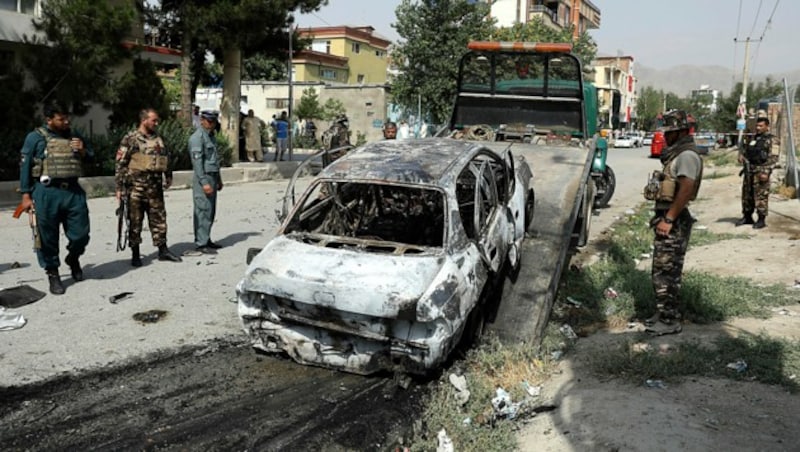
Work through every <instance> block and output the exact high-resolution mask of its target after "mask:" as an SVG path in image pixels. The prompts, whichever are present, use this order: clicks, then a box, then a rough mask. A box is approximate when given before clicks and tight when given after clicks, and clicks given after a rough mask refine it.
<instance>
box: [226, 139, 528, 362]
mask: <svg viewBox="0 0 800 452" xmlns="http://www.w3.org/2000/svg"><path fill="white" fill-rule="evenodd" d="M506 154H507V155H498V154H497V153H496V152H495V151H492V150H491V149H489V148H487V147H485V146H481V145H478V144H476V143H469V142H463V141H456V140H450V139H428V140H416V141H413V142H402V141H392V142H389V141H386V142H379V143H372V144H369V145H366V146H364V147H361V148H358V149H355V150H354V151H352V152H350V153H348V155H346V156H345V157H343V158H341V159H339V160H337V161H335V162H333V163H332V164H331V165H330V166H329V167H326V168H325V169H324V170H323V171H322V172H321V173H320V174H319V175H318V177H317V178H316V179H315V180H314V181H313V182H312V183H311V184H310V186H309V187H308V189H306V191H305V192H304V193H303V194H302V195H301V196H300V197H299V199H298V200H297V202H295V203H294V205H293V207H292V209H291V211H290V212H289V213H288V215H287V216H286V218H285V219H284V220H283V223H282V225H281V228H280V229H279V231H278V234H277V236H276V237H275V238H274V239H273V240H271V241H270V242H269V243H268V244H267V246H266V247H265V248H264V249H263V250H261V252H260V253H259V254H258V255H257V256H255V257H254V258H253V260H252V262H251V263H250V265H249V267H248V269H247V272H246V274H245V277H244V279H242V280H241V281H240V282H239V284H238V285H237V294H238V298H239V315H240V317H241V319H242V323H243V326H244V329H245V331H246V333H247V334H248V336H249V337H250V339H251V341H252V344H253V346H254V347H256V348H258V349H261V350H264V351H268V352H284V353H287V354H288V355H289V356H290V357H292V358H293V359H294V360H296V361H298V362H301V363H305V364H313V365H319V366H324V367H329V368H334V369H341V370H345V371H349V372H355V373H360V374H369V373H373V372H377V371H381V370H390V371H401V372H411V373H424V372H426V371H427V370H430V369H434V368H436V367H437V366H439V365H440V364H441V363H442V362H443V361H444V360H445V359H447V356H448V354H449V353H450V351H451V350H452V349H453V348H454V346H455V345H456V344H457V343H458V341H459V339H460V338H461V335H462V334H463V331H464V328H465V325H466V324H467V319H468V318H470V314H471V313H473V312H474V311H475V309H476V307H477V306H479V304H480V302H481V293H482V292H483V290H484V287H485V286H486V285H487V282H488V281H489V280H490V278H492V277H493V276H494V275H495V274H497V272H498V271H499V270H500V269H502V268H503V267H504V266H505V264H506V262H508V260H509V254H510V250H512V249H516V246H515V243H517V242H518V241H519V240H521V234H524V228H525V226H524V224H523V223H524V218H525V202H526V199H525V198H526V193H527V192H528V189H529V184H530V177H531V172H530V168H528V166H527V164H526V163H525V162H524V160H520V159H514V158H512V156H511V155H510V151H507V153H506ZM287 193H293V187H290V188H289V190H287ZM518 223H519V224H518Z"/></svg>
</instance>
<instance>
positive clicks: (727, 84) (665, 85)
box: [634, 64, 800, 97]
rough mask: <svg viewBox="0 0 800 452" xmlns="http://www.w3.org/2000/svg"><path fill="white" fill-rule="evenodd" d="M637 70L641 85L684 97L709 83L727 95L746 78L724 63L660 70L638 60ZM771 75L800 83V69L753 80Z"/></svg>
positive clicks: (711, 86)
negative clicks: (734, 72) (723, 64)
mask: <svg viewBox="0 0 800 452" xmlns="http://www.w3.org/2000/svg"><path fill="white" fill-rule="evenodd" d="M634 71H635V75H636V78H637V79H638V87H639V89H641V88H643V87H645V86H652V87H653V88H655V89H657V90H658V89H660V90H664V91H666V92H673V93H675V94H677V95H678V96H680V97H685V96H688V95H689V94H690V93H691V91H692V90H693V89H698V88H700V85H709V87H710V88H712V89H718V90H720V91H722V93H723V95H725V96H727V95H728V93H730V90H731V88H732V87H733V85H734V84H735V83H737V82H739V81H741V79H742V73H741V71H739V72H737V73H736V78H735V79H734V74H733V71H731V69H730V68H725V67H722V66H689V65H683V66H675V67H671V68H669V69H660V70H659V69H654V68H651V67H647V66H644V65H642V64H636V66H635V69H634ZM767 76H771V77H772V79H773V80H775V81H776V82H780V81H781V80H782V79H783V78H784V77H785V78H786V79H787V80H788V81H789V84H790V85H792V84H794V85H797V84H800V69H799V70H795V71H791V72H785V73H780V74H753V75H751V77H750V80H751V81H752V82H753V83H758V82H763V81H764V80H766V78H767Z"/></svg>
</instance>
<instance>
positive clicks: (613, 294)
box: [603, 287, 619, 298]
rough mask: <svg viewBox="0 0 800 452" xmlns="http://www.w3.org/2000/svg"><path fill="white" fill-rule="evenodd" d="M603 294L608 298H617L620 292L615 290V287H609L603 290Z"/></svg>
mask: <svg viewBox="0 0 800 452" xmlns="http://www.w3.org/2000/svg"><path fill="white" fill-rule="evenodd" d="M603 296H605V297H606V298H617V297H618V296H619V293H618V292H617V291H616V290H614V288H613V287H609V288H608V289H606V290H605V292H603Z"/></svg>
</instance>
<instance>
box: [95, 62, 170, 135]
mask: <svg viewBox="0 0 800 452" xmlns="http://www.w3.org/2000/svg"><path fill="white" fill-rule="evenodd" d="M106 107H108V108H110V109H111V112H112V113H111V116H110V117H109V119H110V121H111V128H114V127H128V126H131V125H136V126H138V119H139V112H140V111H141V110H142V109H143V108H153V109H155V110H156V111H157V112H158V115H159V116H160V117H161V118H162V120H165V119H167V118H169V117H170V115H171V110H170V106H169V99H168V97H167V90H166V89H165V88H164V85H163V84H162V83H161V79H160V78H159V77H158V76H157V75H156V68H155V66H154V65H153V63H151V62H150V61H147V60H141V59H138V58H137V59H135V60H133V70H132V71H131V72H128V73H126V74H125V75H123V76H122V78H121V79H120V81H119V83H118V84H117V92H116V96H115V99H114V100H113V101H112V102H108V103H106Z"/></svg>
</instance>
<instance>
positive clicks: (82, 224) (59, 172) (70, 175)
mask: <svg viewBox="0 0 800 452" xmlns="http://www.w3.org/2000/svg"><path fill="white" fill-rule="evenodd" d="M44 119H45V125H44V126H43V127H39V128H37V129H36V130H34V131H32V132H31V133H29V134H28V136H27V137H25V143H24V144H23V145H22V151H21V153H22V162H21V168H20V179H19V187H20V192H22V208H23V210H24V211H28V212H30V211H31V210H33V214H34V215H35V216H36V223H37V229H38V234H39V238H40V242H41V247H39V248H38V249H37V250H36V254H37V258H38V260H39V265H40V266H41V267H42V268H43V269H44V270H45V272H46V273H47V279H48V280H49V284H50V293H52V294H54V295H61V294H63V293H64V291H65V289H64V285H63V283H62V282H61V277H60V276H59V273H58V268H59V266H60V265H61V262H60V260H59V257H58V251H59V244H58V241H59V234H60V228H61V227H62V225H63V228H64V233H65V235H66V236H67V240H68V244H67V251H68V253H67V256H66V258H65V259H64V262H65V263H66V264H67V265H68V266H69V268H70V271H71V273H72V279H73V281H76V282H77V281H82V280H83V270H82V269H81V264H80V261H79V258H80V256H81V255H82V254H83V252H84V251H85V250H86V245H87V244H88V243H89V208H88V207H87V205H86V192H84V191H83V189H82V188H81V186H80V185H79V184H78V178H79V177H80V176H81V168H82V163H84V162H87V161H90V160H91V159H92V157H93V156H94V153H93V152H92V149H91V147H90V146H89V145H88V143H86V141H85V140H84V139H83V138H82V137H81V136H80V135H78V134H77V133H75V132H74V131H73V130H72V129H71V128H70V122H69V112H68V110H67V109H66V108H65V107H63V106H60V105H56V104H51V105H48V106H46V107H45V108H44Z"/></svg>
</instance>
